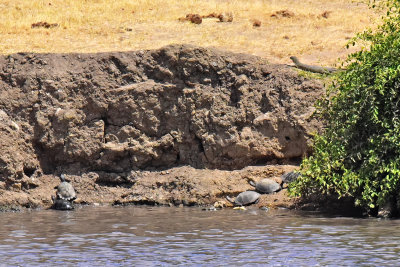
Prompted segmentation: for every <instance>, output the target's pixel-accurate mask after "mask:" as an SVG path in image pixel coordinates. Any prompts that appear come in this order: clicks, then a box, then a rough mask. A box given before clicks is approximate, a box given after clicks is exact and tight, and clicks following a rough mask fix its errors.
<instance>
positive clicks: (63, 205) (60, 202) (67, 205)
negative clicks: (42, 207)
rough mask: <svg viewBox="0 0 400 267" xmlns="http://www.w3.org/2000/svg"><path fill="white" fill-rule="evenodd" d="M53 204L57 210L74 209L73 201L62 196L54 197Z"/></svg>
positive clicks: (53, 207)
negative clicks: (61, 197)
mask: <svg viewBox="0 0 400 267" xmlns="http://www.w3.org/2000/svg"><path fill="white" fill-rule="evenodd" d="M52 199H53V205H52V207H51V208H52V209H55V210H73V209H74V205H73V203H72V202H71V201H68V200H66V199H60V198H56V197H53V198H52Z"/></svg>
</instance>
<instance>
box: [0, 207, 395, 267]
mask: <svg viewBox="0 0 400 267" xmlns="http://www.w3.org/2000/svg"><path fill="white" fill-rule="evenodd" d="M0 223H1V225H2V228H1V229H0V240H1V241H0V258H1V259H2V263H1V264H5V265H24V264H26V263H29V265H43V264H48V265H55V264H63V265H67V266H72V265H85V266H86V265H93V266H104V265H127V264H129V265H188V264H189V265H204V264H212V265H226V264H233V265H235V266H237V265H247V264H269V265H285V266H298V265H302V266H304V265H307V266H312V265H318V264H319V265H336V266H337V264H338V262H340V265H342V266H345V265H360V264H364V263H367V264H372V265H390V264H397V255H398V253H399V252H400V242H399V241H400V227H399V221H397V220H387V221H384V220H378V219H359V218H348V217H347V218H344V217H321V216H316V215H315V214H313V213H303V212H302V213H297V212H293V211H287V210H273V211H263V210H259V209H252V208H249V209H247V210H245V211H240V210H232V209H224V210H219V211H202V210H201V209H200V208H169V207H168V208H167V207H144V206H140V207H138V206H130V207H83V208H78V209H77V210H75V211H73V212H70V211H67V212H60V211H53V210H46V211H39V212H37V211H36V212H22V213H4V214H0Z"/></svg>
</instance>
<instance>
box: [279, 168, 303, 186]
mask: <svg viewBox="0 0 400 267" xmlns="http://www.w3.org/2000/svg"><path fill="white" fill-rule="evenodd" d="M299 176H300V173H299V172H294V171H291V172H288V173H285V174H283V175H282V176H281V179H282V181H283V182H284V183H287V184H289V183H291V182H293V181H296V180H297V178H299Z"/></svg>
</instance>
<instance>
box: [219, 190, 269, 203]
mask: <svg viewBox="0 0 400 267" xmlns="http://www.w3.org/2000/svg"><path fill="white" fill-rule="evenodd" d="M260 196H261V195H260V194H259V193H257V192H255V191H245V192H242V193H240V194H239V195H238V196H237V197H236V199H235V200H233V199H232V198H230V197H229V196H226V199H227V200H228V201H229V202H231V203H232V204H234V205H235V206H247V205H251V204H255V203H257V202H258V200H259V198H260Z"/></svg>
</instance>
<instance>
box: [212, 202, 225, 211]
mask: <svg viewBox="0 0 400 267" xmlns="http://www.w3.org/2000/svg"><path fill="white" fill-rule="evenodd" d="M213 206H214V208H217V209H222V208H225V207H226V206H227V205H226V202H225V201H222V200H220V201H216V202H215V203H214V205H213Z"/></svg>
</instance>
